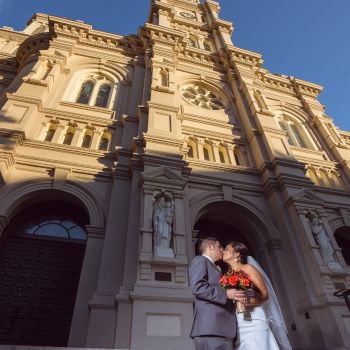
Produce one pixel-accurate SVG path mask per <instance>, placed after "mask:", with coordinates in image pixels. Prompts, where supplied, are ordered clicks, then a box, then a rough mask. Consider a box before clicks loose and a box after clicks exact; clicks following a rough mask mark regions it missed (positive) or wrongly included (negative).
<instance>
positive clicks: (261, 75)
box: [255, 69, 323, 99]
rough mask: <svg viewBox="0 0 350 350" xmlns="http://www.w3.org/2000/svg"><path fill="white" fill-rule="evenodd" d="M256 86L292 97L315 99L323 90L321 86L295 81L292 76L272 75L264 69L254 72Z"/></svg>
mask: <svg viewBox="0 0 350 350" xmlns="http://www.w3.org/2000/svg"><path fill="white" fill-rule="evenodd" d="M256 77H257V80H256V81H255V83H256V84H257V85H262V86H264V87H266V88H269V89H271V90H275V91H279V92H283V93H286V94H289V95H292V96H296V97H299V96H306V97H311V98H312V99H316V98H317V96H318V95H319V94H320V93H321V91H322V90H323V87H322V86H321V85H317V84H314V83H310V82H307V81H304V80H300V79H296V78H294V77H292V76H286V75H279V74H272V73H270V72H268V71H266V70H265V69H262V70H258V71H257V72H256Z"/></svg>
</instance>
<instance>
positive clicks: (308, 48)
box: [0, 0, 350, 131]
mask: <svg viewBox="0 0 350 350" xmlns="http://www.w3.org/2000/svg"><path fill="white" fill-rule="evenodd" d="M219 2H220V5H221V18H223V19H226V20H229V21H231V22H233V23H234V27H235V31H234V34H233V41H234V44H235V45H236V46H239V47H242V48H245V49H249V50H252V51H255V52H259V53H261V54H262V55H263V58H264V60H265V62H264V66H265V67H266V68H267V69H269V70H270V71H271V72H273V73H279V74H286V75H292V76H294V77H297V78H300V79H304V80H307V81H311V82H314V83H317V84H320V85H323V86H324V88H325V89H324V91H323V92H322V94H321V95H320V101H321V103H322V104H324V105H325V106H326V107H327V109H326V112H327V114H328V115H329V116H331V117H332V118H333V119H334V121H335V124H336V125H337V126H339V127H340V128H341V129H344V130H348V131H350V115H349V114H350V113H349V109H348V106H349V103H350V89H349V84H348V80H349V79H350V0H293V1H291V0H219ZM149 3H150V0H134V1H131V0H99V1H92V0H0V25H7V26H11V27H14V28H15V29H17V30H21V29H23V27H24V26H25V23H26V21H27V20H28V19H29V18H30V17H31V16H32V14H34V13H35V12H43V13H49V14H52V15H56V16H62V17H68V18H72V19H80V20H83V21H84V22H86V23H89V24H92V25H93V27H94V28H96V29H100V30H104V31H107V32H112V33H117V34H128V33H136V32H137V27H138V26H140V25H142V24H143V23H144V22H145V20H146V18H147V15H148V9H149Z"/></svg>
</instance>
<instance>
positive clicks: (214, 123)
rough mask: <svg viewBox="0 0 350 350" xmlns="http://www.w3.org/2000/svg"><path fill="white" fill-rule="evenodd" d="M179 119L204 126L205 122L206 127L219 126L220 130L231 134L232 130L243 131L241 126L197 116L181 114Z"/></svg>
mask: <svg viewBox="0 0 350 350" xmlns="http://www.w3.org/2000/svg"><path fill="white" fill-rule="evenodd" d="M178 118H179V119H182V120H186V121H193V122H195V123H200V124H202V123H203V121H205V124H206V125H212V126H218V127H220V128H223V129H227V130H229V131H230V132H232V130H237V131H241V128H240V127H239V126H236V125H233V124H231V123H228V122H224V121H220V120H218V119H215V118H209V117H203V116H199V115H196V114H180V115H179V116H178ZM231 138H232V134H231Z"/></svg>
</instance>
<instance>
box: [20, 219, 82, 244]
mask: <svg viewBox="0 0 350 350" xmlns="http://www.w3.org/2000/svg"><path fill="white" fill-rule="evenodd" d="M24 233H25V234H27V235H31V236H51V237H58V238H72V239H80V240H82V239H83V240H85V239H86V232H85V231H84V229H83V228H82V227H80V226H79V225H78V224H77V223H76V222H74V221H72V220H66V219H61V218H50V217H49V218H45V219H42V220H38V221H35V222H31V223H28V224H27V225H26V226H25V227H24Z"/></svg>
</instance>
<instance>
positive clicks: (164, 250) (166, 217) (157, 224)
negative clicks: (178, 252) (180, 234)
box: [153, 196, 174, 258]
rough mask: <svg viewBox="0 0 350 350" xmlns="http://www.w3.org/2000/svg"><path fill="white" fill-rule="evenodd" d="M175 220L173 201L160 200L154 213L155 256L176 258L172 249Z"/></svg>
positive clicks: (155, 206) (162, 198) (161, 198)
mask: <svg viewBox="0 0 350 350" xmlns="http://www.w3.org/2000/svg"><path fill="white" fill-rule="evenodd" d="M173 219H174V202H173V201H172V200H168V201H166V200H165V198H164V196H162V197H160V198H158V200H157V201H156V203H155V205H154V212H153V233H154V236H153V237H154V238H153V242H154V244H153V246H154V255H155V256H162V257H168V258H173V257H174V252H173V250H172V249H171V248H170V242H171V237H172V236H171V235H172V224H173Z"/></svg>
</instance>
